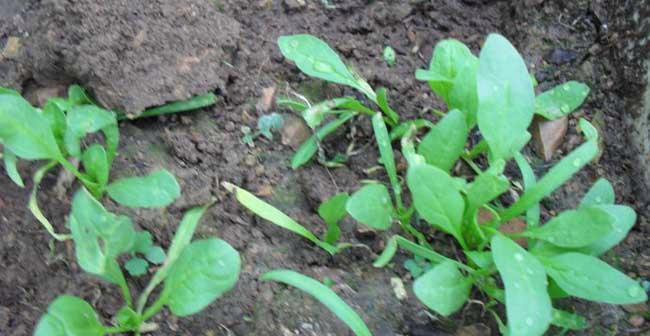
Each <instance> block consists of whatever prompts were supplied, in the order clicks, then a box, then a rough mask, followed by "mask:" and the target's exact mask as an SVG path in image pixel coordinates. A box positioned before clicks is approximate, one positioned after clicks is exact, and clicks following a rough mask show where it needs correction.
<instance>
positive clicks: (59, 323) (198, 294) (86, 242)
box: [34, 188, 241, 336]
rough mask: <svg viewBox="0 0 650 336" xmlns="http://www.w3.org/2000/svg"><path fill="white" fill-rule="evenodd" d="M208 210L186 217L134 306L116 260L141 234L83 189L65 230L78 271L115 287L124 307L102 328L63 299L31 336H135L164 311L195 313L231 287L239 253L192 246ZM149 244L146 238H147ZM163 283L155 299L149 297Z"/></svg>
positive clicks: (73, 301)
mask: <svg viewBox="0 0 650 336" xmlns="http://www.w3.org/2000/svg"><path fill="white" fill-rule="evenodd" d="M209 206H210V205H206V206H203V207H198V208H194V209H191V210H189V211H188V212H187V213H185V215H184V217H183V219H182V221H181V223H180V225H179V227H178V230H177V231H176V235H175V236H174V238H173V240H172V243H171V246H170V247H169V250H168V253H167V257H166V258H165V259H164V262H163V263H162V266H161V267H160V268H158V270H157V271H156V273H155V274H154V275H153V277H152V278H151V280H150V282H149V284H148V285H147V287H146V288H145V290H144V291H143V293H142V294H141V295H140V297H139V299H138V301H137V302H133V299H132V297H131V292H130V289H129V286H128V284H127V282H126V278H125V276H124V274H123V273H122V270H121V267H120V264H119V261H118V258H119V257H120V256H121V255H122V254H125V253H132V252H134V251H136V250H138V249H139V247H138V244H139V241H140V240H141V239H140V238H139V236H140V235H141V234H142V232H136V231H135V230H134V228H133V223H132V222H131V220H130V219H129V218H128V217H125V216H117V215H115V214H112V213H110V212H108V211H106V209H104V207H103V206H102V205H101V204H100V203H99V202H98V201H97V200H96V199H95V198H94V197H93V196H92V195H91V194H90V192H88V191H87V190H86V189H85V188H82V189H81V190H80V191H79V192H77V194H76V195H75V196H74V199H73V202H72V210H71V213H70V217H69V225H70V229H71V230H72V239H73V241H74V243H75V254H76V257H77V262H78V263H79V265H80V266H81V268H82V269H83V270H84V271H86V272H88V273H90V274H93V275H95V276H98V277H99V278H101V279H103V280H105V281H107V282H109V283H112V284H115V285H117V286H119V288H120V289H121V293H122V296H123V298H124V301H125V305H124V306H123V307H122V308H121V309H120V310H119V311H118V313H117V315H116V316H115V318H114V321H115V325H114V326H105V325H104V324H103V323H102V322H101V320H100V318H99V316H98V315H97V313H96V312H95V310H94V309H93V308H92V306H91V305H90V304H88V303H87V302H86V301H84V300H83V299H81V298H78V297H76V296H70V295H62V296H59V297H58V298H56V299H55V300H54V301H53V302H52V303H51V304H50V305H49V307H48V310H47V313H46V314H45V315H43V317H41V319H40V321H39V323H38V325H37V327H36V331H35V332H34V335H36V336H52V335H66V336H103V335H107V334H118V333H125V332H134V333H135V334H136V335H140V333H141V332H144V331H147V330H149V329H150V328H151V325H149V324H147V321H148V320H149V319H150V318H152V317H153V316H154V315H156V314H157V313H158V312H160V310H161V309H162V308H163V307H164V306H167V307H168V308H169V310H170V311H171V312H172V314H174V315H176V316H181V317H182V316H188V315H192V314H196V313H198V312H199V311H201V310H202V309H204V308H205V307H207V306H208V305H209V304H210V303H212V302H213V301H214V300H216V299H218V298H219V297H221V296H222V295H223V294H224V293H225V292H227V291H228V290H230V289H231V288H233V286H234V285H235V283H236V282H237V279H238V278H239V272H240V269H241V261H240V257H239V254H238V253H237V251H236V250H235V249H233V248H232V247H231V246H230V245H229V244H228V243H226V242H225V241H223V240H220V239H217V238H209V239H202V240H196V241H192V236H193V235H194V232H195V230H196V227H197V225H198V223H199V221H200V219H201V217H202V216H203V214H204V213H205V211H206V210H207V208H208V207H209ZM149 239H150V237H149ZM161 284H162V290H161V291H160V294H159V295H158V298H157V299H156V300H155V301H153V303H151V304H150V305H148V304H149V295H150V294H151V293H152V292H153V291H154V289H155V288H156V287H158V286H159V285H161Z"/></svg>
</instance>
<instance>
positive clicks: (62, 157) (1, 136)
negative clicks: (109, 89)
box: [0, 85, 214, 240]
mask: <svg viewBox="0 0 650 336" xmlns="http://www.w3.org/2000/svg"><path fill="white" fill-rule="evenodd" d="M210 103H214V95H204V96H199V97H196V98H193V99H191V100H189V101H186V102H176V103H172V104H169V105H166V106H162V107H159V108H155V109H151V110H147V111H145V113H143V115H142V116H143V117H148V116H154V115H159V114H165V113H173V112H178V111H185V110H187V109H191V108H196V107H201V106H205V105H206V104H210ZM120 117H123V116H117V115H116V114H115V113H113V112H111V111H107V110H105V109H102V108H100V107H99V106H97V105H96V104H95V103H94V102H93V100H92V99H91V98H90V97H89V96H88V94H87V93H86V92H85V91H84V90H83V89H82V88H81V87H79V86H77V85H72V86H71V87H70V88H69V90H68V97H67V99H63V98H58V97H55V98H50V99H49V100H48V101H47V103H46V104H45V106H44V107H43V108H42V109H39V108H35V107H33V106H31V105H30V104H29V102H27V101H26V100H25V99H24V98H23V97H21V96H20V94H19V93H18V92H16V91H13V90H9V89H5V88H0V144H2V145H3V157H4V165H5V170H6V171H7V174H8V175H9V177H10V178H11V179H12V180H13V181H14V182H15V183H16V184H17V185H19V186H20V187H24V182H23V180H22V178H21V176H20V174H19V172H18V169H17V159H18V158H20V159H24V160H46V161H47V162H46V163H45V164H44V165H42V166H41V167H40V168H38V169H37V170H36V172H35V173H34V176H33V179H32V180H33V183H32V192H31V195H30V198H29V209H30V210H31V212H32V213H33V214H34V216H35V217H36V218H37V219H38V221H39V222H40V223H41V224H42V225H43V226H44V227H45V228H46V229H47V231H48V232H49V233H50V234H51V235H52V237H54V238H55V239H57V240H66V239H70V238H71V236H70V235H69V234H60V233H56V232H55V230H54V226H53V225H52V224H51V223H50V222H49V220H48V219H47V218H46V217H45V215H44V214H43V213H42V212H41V210H40V209H39V207H38V203H37V191H38V188H39V185H40V182H41V180H42V179H43V177H44V176H45V174H46V173H47V172H49V171H50V170H52V169H54V168H55V167H57V166H59V165H60V166H62V167H63V168H64V169H65V170H67V171H68V172H69V173H70V174H72V175H74V176H75V177H76V179H77V180H78V181H79V182H81V184H82V185H83V186H84V187H85V188H86V189H87V190H88V191H89V192H90V193H91V194H92V195H93V197H95V198H96V199H98V200H101V198H102V196H103V195H104V194H105V193H106V194H108V196H109V197H110V198H112V199H113V200H115V201H116V202H118V203H120V204H122V205H125V206H129V207H144V208H162V207H165V206H167V205H169V204H171V203H172V202H173V201H174V200H175V199H176V198H178V197H179V196H180V187H179V185H178V183H177V181H176V178H175V177H174V176H173V175H172V174H171V173H170V172H168V171H167V170H157V171H154V172H152V173H150V174H149V175H147V176H143V177H128V178H121V179H118V180H117V181H114V182H112V183H109V177H110V171H111V166H112V164H113V161H114V159H115V157H116V156H117V155H118V153H117V150H118V145H119V128H118V124H117V120H118V118H120ZM94 133H99V134H98V135H97V136H93V137H91V138H90V139H95V140H97V141H95V142H93V143H91V144H88V145H87V146H82V142H84V141H83V140H84V139H85V138H86V137H87V136H89V135H91V134H94ZM99 135H101V137H100V136H99ZM99 138H103V141H99V140H98V139H99ZM79 163H80V164H81V167H82V169H79V168H78V164H79Z"/></svg>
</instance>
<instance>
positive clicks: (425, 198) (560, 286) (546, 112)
mask: <svg viewBox="0 0 650 336" xmlns="http://www.w3.org/2000/svg"><path fill="white" fill-rule="evenodd" d="M278 44H279V46H280V50H281V51H282V54H283V55H284V56H285V57H286V58H288V59H290V60H292V61H293V62H295V64H296V65H297V66H298V68H299V69H300V70H301V71H302V72H303V73H305V74H306V75H308V76H312V77H316V78H319V79H323V80H326V81H329V82H332V83H336V84H341V85H345V86H349V87H352V88H354V89H356V90H358V91H359V92H360V93H361V94H362V95H363V96H365V98H366V99H367V100H368V101H370V102H371V103H373V104H374V105H373V107H369V106H367V105H365V104H364V103H363V102H362V101H360V100H359V99H357V98H355V97H341V98H334V99H330V100H326V101H323V102H319V103H317V104H313V105H312V104H309V103H307V102H304V101H297V100H291V99H281V100H279V101H278V103H279V104H280V105H282V106H285V107H287V108H290V109H292V110H294V111H296V112H297V113H300V114H301V115H302V117H303V119H304V120H305V122H306V123H307V125H308V126H309V127H310V128H312V129H313V130H314V134H313V136H312V137H311V138H309V139H308V140H307V141H305V142H304V143H303V144H302V146H300V147H299V149H298V150H297V152H296V153H295V154H294V156H293V159H292V162H291V164H292V167H293V168H294V169H298V168H299V167H301V166H303V165H304V164H306V163H308V162H309V161H310V160H311V159H312V158H313V157H314V156H316V155H317V153H319V146H320V143H321V141H323V140H324V139H325V138H326V137H327V136H328V135H329V134H331V133H332V132H334V131H335V130H336V129H338V128H339V127H342V126H343V125H344V124H345V123H347V122H350V121H352V120H355V119H354V118H355V117H357V116H361V117H363V116H366V117H368V118H370V119H371V122H372V128H373V132H374V137H375V141H376V144H377V147H378V149H379V154H380V159H381V160H380V162H381V164H382V165H383V167H384V169H385V172H386V174H387V176H388V186H389V187H387V186H386V185H385V184H384V183H381V182H377V181H372V182H368V183H366V184H365V185H364V186H362V187H361V188H360V189H359V190H357V191H356V192H354V193H352V194H351V195H349V194H347V193H341V194H337V195H334V196H333V197H332V198H330V199H329V200H327V201H325V202H324V203H323V204H322V205H321V206H320V207H319V209H318V213H319V215H320V217H321V218H322V219H323V221H324V222H325V223H326V224H327V229H326V230H325V234H324V235H323V237H318V236H316V235H315V234H313V233H312V232H310V231H309V230H308V229H306V228H305V227H304V226H302V225H301V224H299V223H297V222H296V221H294V220H293V219H291V218H290V217H288V216H287V215H285V214H284V213H282V212H281V211H279V210H278V209H276V208H274V207H273V206H271V205H270V204H268V203H266V202H264V201H262V200H260V199H258V198H257V197H255V196H254V195H252V194H251V193H249V192H247V191H246V190H244V189H241V188H239V187H237V186H234V185H231V184H227V185H226V187H227V188H228V189H229V190H231V191H232V192H233V193H234V194H235V196H236V198H237V199H238V200H239V202H240V203H241V204H243V205H244V206H245V207H246V208H248V209H250V210H251V211H252V212H254V213H255V214H257V215H258V216H260V217H262V218H264V219H266V220H268V221H270V222H272V223H274V224H276V225H279V226H281V227H283V228H285V229H288V230H291V231H293V232H295V233H297V234H299V235H301V236H303V237H304V238H306V239H308V240H310V241H311V242H313V243H314V244H316V245H317V246H319V247H321V248H322V249H324V250H326V251H327V252H329V253H331V254H336V253H339V252H340V251H342V250H343V249H345V248H348V247H350V246H353V245H352V244H350V243H345V242H340V241H339V238H340V229H339V226H338V223H339V221H340V220H342V219H343V218H344V217H346V216H348V215H349V216H350V217H352V218H353V219H354V220H356V221H357V222H359V223H360V224H362V225H365V226H367V227H370V228H372V229H375V230H378V231H389V232H390V233H395V232H396V230H399V231H401V232H399V233H397V234H394V235H392V236H390V238H388V240H387V242H386V244H385V246H386V247H385V249H384V251H383V252H382V253H381V254H380V255H379V256H378V257H377V259H376V260H375V262H374V263H373V265H374V266H375V267H385V266H387V265H389V264H390V263H391V260H392V258H393V256H394V255H395V254H396V252H397V250H398V249H399V248H401V249H404V250H406V251H408V252H410V253H412V254H413V255H414V256H415V258H416V260H418V261H420V263H419V264H418V263H414V262H411V264H410V265H409V266H408V267H409V270H410V271H411V273H412V274H413V275H414V277H415V281H414V282H413V292H414V293H415V295H416V297H417V298H418V299H419V300H420V302H422V303H423V304H424V305H425V306H426V307H428V308H429V309H431V310H433V311H434V312H436V313H438V314H440V315H442V316H449V315H451V314H453V313H455V312H457V311H458V310H459V309H461V308H462V307H463V306H464V305H465V303H466V302H467V301H468V300H469V299H470V295H471V293H472V288H476V290H478V291H480V292H481V293H482V295H483V297H486V298H488V299H487V300H486V302H484V307H485V309H486V310H488V311H490V312H491V313H492V315H493V316H494V318H495V320H496V322H497V324H498V326H499V328H500V331H501V333H503V334H506V335H541V334H543V333H544V332H546V330H547V329H548V328H549V327H550V326H551V325H553V326H556V327H558V328H560V329H563V330H580V329H584V328H586V327H587V326H588V322H587V321H586V320H585V319H584V318H583V317H582V316H579V315H578V314H575V313H573V312H570V311H565V310H561V309H559V308H557V307H556V306H555V305H554V301H556V300H559V299H562V298H566V297H576V298H580V299H584V300H590V301H594V302H604V303H609V304H633V303H639V302H645V301H646V300H647V294H646V291H645V290H644V288H643V287H642V286H641V285H640V283H639V282H638V281H636V280H634V279H631V278H629V277H628V276H627V275H625V274H623V273H622V272H620V271H618V270H616V269H615V268H613V267H611V266H610V265H608V264H607V263H606V262H604V261H603V260H601V259H600V258H599V256H601V255H602V254H603V253H605V252H606V251H608V250H610V249H611V248H613V247H614V246H616V245H617V244H618V243H619V242H621V241H622V240H623V239H624V238H625V237H626V235H627V233H628V232H629V230H630V229H631V228H632V226H633V225H634V223H635V221H636V213H635V212H634V210H633V209H631V208H630V207H628V206H625V205H619V204H615V197H614V191H613V188H612V185H611V184H610V183H609V182H608V181H606V180H604V179H600V180H598V181H597V182H596V183H595V184H594V185H593V187H592V188H591V189H590V190H589V191H588V192H587V194H586V195H585V196H584V197H583V199H582V201H581V203H580V205H579V207H578V208H576V209H571V210H566V211H563V212H561V213H559V214H558V215H557V216H555V217H553V218H548V219H547V220H546V221H545V222H544V223H542V220H541V213H540V212H541V211H540V205H539V203H540V201H542V200H543V199H544V198H545V197H547V196H548V195H550V194H551V193H552V192H553V191H554V190H556V189H557V188H558V187H560V186H561V185H562V184H564V183H565V182H566V181H567V180H569V179H570V178H571V177H572V176H573V175H574V174H575V173H576V172H578V171H579V170H580V169H582V168H583V167H584V166H585V165H587V164H588V163H589V162H590V161H591V160H592V159H594V158H595V157H596V156H597V155H598V153H599V147H598V131H597V129H596V128H595V127H594V126H592V125H591V124H590V123H589V122H588V121H587V120H585V119H581V120H580V121H579V126H580V129H581V131H582V133H583V134H584V138H585V141H584V143H583V144H582V145H580V146H579V147H577V148H576V149H574V150H573V151H572V152H571V153H569V154H568V155H567V156H566V157H564V158H563V159H562V160H560V161H559V162H558V163H557V164H556V165H555V166H553V167H552V168H551V169H549V170H548V172H547V173H546V174H545V175H544V176H542V177H541V178H540V179H539V180H538V179H537V177H536V176H535V174H534V172H533V169H532V168H531V166H530V164H529V163H528V161H527V159H526V158H525V156H524V155H523V154H522V153H521V151H522V149H523V148H524V146H525V145H526V144H527V143H528V142H529V140H530V139H531V135H530V133H529V132H528V128H529V126H530V124H531V122H532V120H533V117H534V116H535V115H538V116H540V117H543V118H545V119H547V120H554V119H558V118H561V117H564V116H567V115H568V114H570V113H571V112H573V111H574V110H576V109H577V108H578V107H579V106H580V105H581V104H582V102H583V101H584V99H585V98H586V96H587V95H588V93H589V88H588V87H587V86H586V85H584V84H582V83H579V82H574V81H571V82H567V83H564V84H561V85H558V86H556V87H554V88H552V89H551V90H549V91H546V92H543V93H541V94H539V95H537V96H536V95H535V86H536V82H535V80H534V77H532V76H531V75H530V74H529V72H528V69H527V67H526V64H525V62H524V60H523V59H522V57H521V56H520V55H519V53H518V52H517V51H516V49H515V48H514V47H513V46H512V45H511V44H510V42H509V41H508V40H507V39H505V38H504V37H503V36H501V35H498V34H491V35H489V36H488V37H487V39H486V41H485V44H484V45H483V47H482V49H481V51H480V54H479V56H478V57H477V56H475V55H474V54H472V52H471V51H470V49H469V48H467V47H466V46H465V45H464V44H463V43H461V42H459V41H457V40H444V41H441V42H440V43H438V44H437V45H436V47H435V49H434V52H433V56H432V59H431V63H430V66H429V69H427V70H418V71H417V72H416V74H415V77H416V78H417V79H418V80H421V81H425V82H427V83H428V84H429V86H430V87H431V89H432V90H433V92H435V93H436V94H437V95H438V96H440V97H441V98H442V99H443V101H444V102H445V103H446V105H447V107H448V111H447V112H441V111H436V112H437V114H438V115H439V116H440V118H439V121H438V122H437V123H433V122H431V121H430V120H428V119H416V120H407V121H400V118H399V115H398V113H397V112H395V110H393V109H392V108H391V107H390V106H389V104H388V99H387V94H386V89H384V88H380V89H377V90H375V89H373V88H372V87H371V86H370V85H369V84H368V82H367V81H366V80H364V79H363V78H362V77H361V76H359V75H358V74H357V73H356V72H354V71H353V70H351V69H350V68H348V67H347V66H346V65H345V64H344V63H343V62H342V61H341V59H340V57H339V56H338V55H337V54H336V52H335V51H334V50H332V49H331V48H330V47H329V46H328V45H327V44H326V43H325V42H323V41H321V40H320V39H318V38H316V37H314V36H311V35H293V36H283V37H281V38H280V39H279V41H278ZM387 54H388V56H390V51H388V52H387V53H385V54H384V56H385V57H386V58H388V59H392V57H388V56H386V55H387ZM475 129H478V132H476V131H475ZM471 134H480V140H478V141H476V140H475V141H473V142H474V144H473V146H471V148H469V149H468V148H467V144H468V142H471V141H470V138H472V137H471V136H470V135H471ZM398 140H399V143H400V145H401V152H402V155H403V157H404V158H405V160H406V162H407V164H408V168H407V169H406V173H405V176H399V175H398V170H397V168H396V164H395V158H394V152H393V147H392V143H393V142H395V141H398ZM478 159H481V160H478ZM459 160H462V162H463V164H465V165H467V166H468V167H469V168H471V169H472V171H473V172H474V173H473V174H471V176H454V175H453V168H454V167H456V166H457V163H458V161H459ZM511 160H514V162H515V163H516V165H517V166H518V167H519V170H520V172H521V175H522V177H523V184H524V187H523V193H522V194H521V195H519V197H518V198H517V199H516V200H515V201H514V202H512V203H511V204H508V205H505V204H504V203H503V202H502V198H501V196H502V195H504V194H505V193H507V192H508V191H509V190H511V188H513V186H515V185H516V182H515V181H512V180H511V179H510V178H509V177H508V176H506V175H504V170H505V167H506V164H507V163H508V161H511ZM319 161H320V162H327V159H323V158H319ZM479 162H482V163H483V164H480V163H479ZM403 182H405V183H403ZM391 191H392V193H391ZM405 192H409V193H410V194H409V195H408V197H405V196H406V195H405V194H404V193H405ZM405 199H408V200H410V204H406V202H405V201H404V200H405ZM522 218H523V220H524V221H525V224H526V225H525V229H524V230H522V231H521V232H515V233H506V232H505V231H504V232H502V231H501V230H499V228H500V227H501V226H502V225H505V224H508V223H509V222H511V221H513V220H522ZM424 226H432V227H433V228H435V229H437V230H440V231H442V232H445V233H447V234H449V235H450V236H451V237H453V239H454V240H455V241H456V242H457V244H458V246H459V247H460V248H461V249H462V251H463V256H462V258H459V257H448V256H445V255H443V254H441V253H438V252H436V250H435V246H432V245H431V243H430V242H431V239H430V238H431V237H427V236H426V235H425V234H424V233H422V231H423V230H422V228H423V227H424ZM396 227H398V229H396ZM501 304H504V305H505V311H506V320H505V321H504V320H503V319H502V317H501V316H500V315H499V314H498V310H497V309H496V308H497V307H498V306H499V305H501ZM339 316H340V314H339ZM354 321H355V319H350V320H348V321H347V323H348V325H350V326H353V325H354ZM355 332H356V333H357V335H368V334H367V333H364V332H359V331H357V330H355Z"/></svg>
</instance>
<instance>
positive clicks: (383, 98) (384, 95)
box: [377, 87, 399, 123]
mask: <svg viewBox="0 0 650 336" xmlns="http://www.w3.org/2000/svg"><path fill="white" fill-rule="evenodd" d="M377 105H378V106H379V108H380V109H381V111H382V112H384V115H385V116H387V117H388V119H390V121H392V122H393V123H397V122H399V114H397V112H395V110H393V109H392V108H391V107H390V105H389V104H388V91H387V90H386V88H383V87H382V88H379V89H377Z"/></svg>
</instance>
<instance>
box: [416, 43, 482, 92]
mask: <svg viewBox="0 0 650 336" xmlns="http://www.w3.org/2000/svg"><path fill="white" fill-rule="evenodd" d="M475 62H476V56H474V55H473V54H472V51H471V50H469V48H467V46H466V45H464V44H463V43H462V42H460V41H458V40H454V39H447V40H443V41H440V42H438V43H437V44H436V46H435V48H434V49H433V55H432V56H431V62H430V63H429V69H428V70H418V71H417V72H416V78H417V79H418V80H424V81H427V82H428V83H429V86H430V87H431V90H433V92H435V93H437V94H438V95H439V96H440V97H442V98H443V99H444V100H445V102H447V103H449V94H450V91H451V90H452V88H453V86H454V79H455V78H456V76H457V74H458V72H459V71H460V70H461V69H462V68H464V67H465V66H466V65H468V64H471V63H475ZM464 84H466V83H464Z"/></svg>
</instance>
